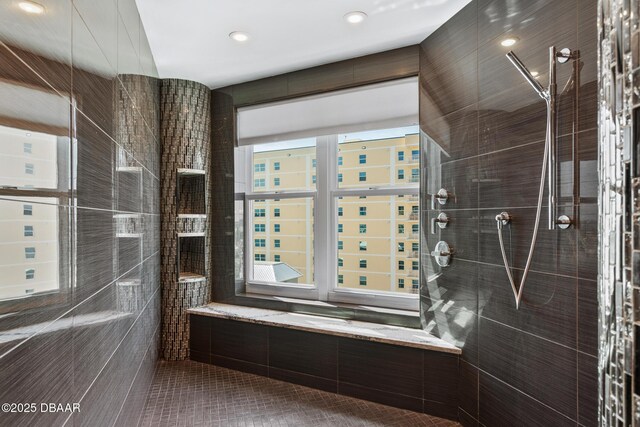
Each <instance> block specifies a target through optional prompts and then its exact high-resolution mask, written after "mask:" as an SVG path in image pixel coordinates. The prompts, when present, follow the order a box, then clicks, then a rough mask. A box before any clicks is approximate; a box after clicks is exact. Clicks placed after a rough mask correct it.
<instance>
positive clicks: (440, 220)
mask: <svg viewBox="0 0 640 427" xmlns="http://www.w3.org/2000/svg"><path fill="white" fill-rule="evenodd" d="M436 224H438V227H440V228H441V229H442V228H446V227H447V225H448V224H449V217H448V216H447V214H446V213H444V212H441V213H440V215H438V216H437V217H434V218H431V234H436Z"/></svg>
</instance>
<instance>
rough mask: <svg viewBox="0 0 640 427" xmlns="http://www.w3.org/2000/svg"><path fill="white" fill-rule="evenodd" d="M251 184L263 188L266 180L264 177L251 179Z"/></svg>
mask: <svg viewBox="0 0 640 427" xmlns="http://www.w3.org/2000/svg"><path fill="white" fill-rule="evenodd" d="M253 186H254V187H255V188H263V187H265V186H266V181H265V179H264V178H259V179H254V180H253Z"/></svg>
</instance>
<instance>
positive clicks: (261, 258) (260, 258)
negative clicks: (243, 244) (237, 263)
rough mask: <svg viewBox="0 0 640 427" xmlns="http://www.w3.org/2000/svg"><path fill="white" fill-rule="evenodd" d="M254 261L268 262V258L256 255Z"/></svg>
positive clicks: (263, 255)
mask: <svg viewBox="0 0 640 427" xmlns="http://www.w3.org/2000/svg"><path fill="white" fill-rule="evenodd" d="M253 259H255V260H256V261H266V260H267V256H266V255H265V254H255V255H254V256H253Z"/></svg>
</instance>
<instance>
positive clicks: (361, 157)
mask: <svg viewBox="0 0 640 427" xmlns="http://www.w3.org/2000/svg"><path fill="white" fill-rule="evenodd" d="M358 163H359V164H361V165H366V164H367V155H366V154H360V155H359V156H358Z"/></svg>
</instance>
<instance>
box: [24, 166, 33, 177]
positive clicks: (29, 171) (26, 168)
mask: <svg viewBox="0 0 640 427" xmlns="http://www.w3.org/2000/svg"><path fill="white" fill-rule="evenodd" d="M24 173H26V174H28V175H33V163H25V164H24Z"/></svg>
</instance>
